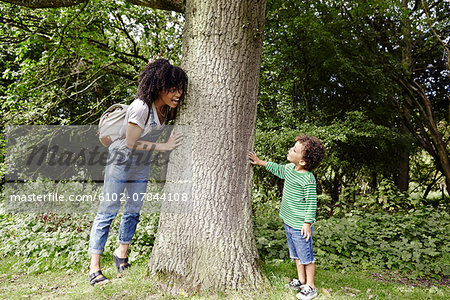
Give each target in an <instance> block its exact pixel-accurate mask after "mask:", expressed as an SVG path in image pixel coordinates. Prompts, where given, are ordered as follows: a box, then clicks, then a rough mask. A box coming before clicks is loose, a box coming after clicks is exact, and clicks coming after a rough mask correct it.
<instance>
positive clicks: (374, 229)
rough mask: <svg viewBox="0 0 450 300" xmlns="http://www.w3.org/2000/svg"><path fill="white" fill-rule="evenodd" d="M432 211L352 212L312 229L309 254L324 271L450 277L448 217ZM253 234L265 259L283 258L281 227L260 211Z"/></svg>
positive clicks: (274, 215)
mask: <svg viewBox="0 0 450 300" xmlns="http://www.w3.org/2000/svg"><path fill="white" fill-rule="evenodd" d="M449 217H450V216H449V214H448V213H447V212H446V211H438V210H434V209H431V208H424V209H421V210H416V211H410V212H409V213H408V214H400V213H397V214H391V213H387V212H378V213H366V212H361V211H354V212H352V213H348V214H346V216H345V217H344V218H336V217H332V218H329V219H322V220H319V221H317V222H316V224H314V251H315V256H316V259H317V261H318V263H319V264H320V265H321V267H325V268H347V269H352V268H353V269H355V268H356V269H357V268H363V269H376V270H380V269H389V270H399V271H401V272H402V273H404V274H407V275H409V276H410V277H412V278H414V277H424V276H426V275H429V276H432V277H434V278H437V279H439V278H440V277H441V276H444V277H448V276H449V275H450V267H449V266H450V255H449V250H450V237H449V235H448V233H449V232H450V218H449ZM255 235H256V242H257V247H258V249H259V251H260V255H261V256H262V257H263V259H265V260H271V259H279V258H286V257H288V250H287V245H286V237H285V235H284V230H283V222H282V220H281V219H280V218H279V217H278V216H277V212H276V210H273V209H272V210H270V211H269V210H267V209H264V207H263V206H259V207H258V210H256V211H255Z"/></svg>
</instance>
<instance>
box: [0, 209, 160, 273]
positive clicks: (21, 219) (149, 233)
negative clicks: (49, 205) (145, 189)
mask: <svg viewBox="0 0 450 300" xmlns="http://www.w3.org/2000/svg"><path fill="white" fill-rule="evenodd" d="M93 219H94V216H91V215H75V214H72V215H59V214H50V213H45V214H41V215H23V214H15V215H0V257H7V256H10V257H11V256H15V257H17V258H19V259H18V261H17V264H16V268H17V269H19V270H21V271H22V272H26V273H35V272H43V271H46V270H49V269H58V270H72V269H77V268H84V267H86V266H88V265H89V255H88V252H87V251H88V248H89V232H90V226H91V225H92V221H93ZM158 219H159V217H158V215H142V216H141V221H140V223H139V227H138V230H137V231H136V233H135V235H134V237H133V241H132V243H133V248H132V249H130V250H131V252H130V255H129V257H130V261H131V262H144V261H145V260H146V259H148V256H149V254H150V252H151V248H152V246H153V242H154V236H155V233H156V229H157V225H158ZM118 220H120V216H118V217H117V218H116V221H114V222H113V224H112V225H111V229H110V234H109V237H108V242H107V244H106V247H105V257H106V259H111V257H112V253H113V251H114V249H115V248H116V247H117V242H116V241H117V235H118V227H119V222H118Z"/></svg>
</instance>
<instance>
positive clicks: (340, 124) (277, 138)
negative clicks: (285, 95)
mask: <svg viewBox="0 0 450 300" xmlns="http://www.w3.org/2000/svg"><path fill="white" fill-rule="evenodd" d="M301 133H306V134H309V135H313V136H316V137H318V138H319V139H321V140H322V142H323V144H324V146H325V148H326V155H325V158H324V160H323V161H322V162H321V164H320V165H319V167H318V168H317V170H314V173H315V175H316V179H317V180H318V183H319V187H320V188H321V190H323V191H324V192H325V193H327V194H329V195H330V194H331V195H332V198H333V200H334V201H335V202H336V201H337V198H338V197H337V196H338V195H339V193H340V192H341V189H353V190H355V191H356V190H357V191H358V194H360V193H365V192H368V191H370V192H373V191H374V190H376V185H377V184H376V183H375V185H373V186H370V184H371V183H372V182H373V178H375V182H377V181H378V179H379V180H381V179H382V178H383V177H385V176H386V175H385V174H386V173H387V174H389V173H390V174H392V173H393V172H394V170H395V166H396V160H397V156H398V151H399V149H403V150H404V149H406V148H407V147H408V145H410V144H411V140H410V139H408V138H407V137H405V136H403V135H401V134H398V133H396V132H393V131H391V130H389V129H388V128H386V127H384V126H381V125H377V124H375V123H374V122H372V121H371V120H370V119H369V118H368V117H367V115H365V114H364V113H363V112H358V111H355V112H348V113H347V114H346V115H345V117H344V118H342V119H335V120H334V122H333V123H332V124H330V125H321V124H311V123H302V122H300V121H299V122H298V123H297V124H296V126H295V128H281V129H279V130H278V129H277V130H274V129H273V130H264V131H262V130H257V132H256V143H255V151H256V152H257V153H258V154H260V155H261V157H262V158H265V159H270V160H272V161H275V162H277V163H286V162H287V161H286V153H287V151H288V149H289V148H290V147H292V145H293V144H294V143H295V137H296V136H297V135H299V134H301ZM255 175H256V179H255V184H256V185H257V186H258V189H259V190H264V189H266V187H267V186H275V185H276V186H277V187H278V191H280V192H281V190H282V185H283V183H282V181H281V180H278V179H277V178H276V177H274V176H271V175H270V174H268V173H267V172H266V171H265V170H264V169H263V168H256V169H255ZM386 177H388V176H386ZM388 178H389V177H388Z"/></svg>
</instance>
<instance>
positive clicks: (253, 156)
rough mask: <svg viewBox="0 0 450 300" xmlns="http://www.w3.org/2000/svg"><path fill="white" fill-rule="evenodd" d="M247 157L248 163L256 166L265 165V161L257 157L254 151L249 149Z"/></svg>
mask: <svg viewBox="0 0 450 300" xmlns="http://www.w3.org/2000/svg"><path fill="white" fill-rule="evenodd" d="M248 158H249V159H250V163H251V164H252V165H258V166H263V167H265V166H266V165H267V161H264V160H261V159H259V157H258V156H257V155H256V153H255V152H253V151H251V152H250V153H249V154H248Z"/></svg>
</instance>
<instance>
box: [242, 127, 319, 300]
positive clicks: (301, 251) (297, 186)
mask: <svg viewBox="0 0 450 300" xmlns="http://www.w3.org/2000/svg"><path fill="white" fill-rule="evenodd" d="M296 140H297V142H296V143H295V145H294V147H292V148H291V149H289V152H288V154H287V160H288V161H290V162H291V163H289V164H287V165H279V164H276V163H273V162H270V161H269V162H266V161H263V160H261V159H259V158H258V156H257V155H256V154H255V153H254V152H250V153H249V155H248V156H249V158H250V160H251V163H252V164H254V165H259V166H263V167H266V169H267V170H268V171H269V172H271V173H273V174H274V175H276V176H278V177H280V178H281V179H284V188H283V198H282V201H281V208H280V217H281V218H282V219H283V221H284V223H285V224H284V228H285V230H286V237H287V242H288V246H289V256H290V257H291V259H295V263H296V265H297V273H298V279H294V280H292V282H291V283H290V284H289V285H290V286H291V287H292V288H294V289H295V290H300V292H299V293H298V294H297V298H298V299H312V298H315V297H316V296H317V289H316V287H315V285H314V272H315V265H314V256H313V251H312V233H313V230H312V226H311V224H312V223H314V222H315V220H316V210H317V192H316V179H315V178H314V175H313V174H312V173H311V171H312V170H313V169H314V168H316V167H317V166H318V165H319V163H320V161H321V160H322V158H323V156H324V155H325V147H324V146H323V145H322V143H321V142H320V141H319V140H318V139H317V138H315V137H311V136H307V135H300V136H298V137H296Z"/></svg>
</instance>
